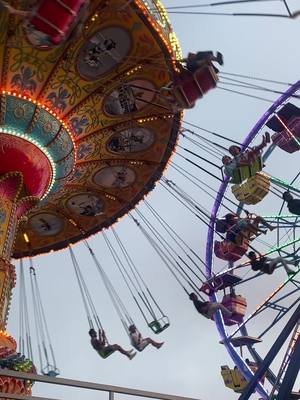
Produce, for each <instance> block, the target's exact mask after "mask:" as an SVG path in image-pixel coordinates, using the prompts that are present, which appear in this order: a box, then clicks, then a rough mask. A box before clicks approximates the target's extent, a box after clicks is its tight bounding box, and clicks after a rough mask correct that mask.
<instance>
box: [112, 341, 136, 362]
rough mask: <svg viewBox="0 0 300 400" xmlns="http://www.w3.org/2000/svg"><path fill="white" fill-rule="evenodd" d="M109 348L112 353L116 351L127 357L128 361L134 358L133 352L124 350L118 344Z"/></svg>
mask: <svg viewBox="0 0 300 400" xmlns="http://www.w3.org/2000/svg"><path fill="white" fill-rule="evenodd" d="M110 347H111V348H112V349H113V351H118V352H120V353H122V354H124V355H125V356H127V357H128V358H129V360H132V359H133V357H135V356H136V353H135V352H133V350H124V349H123V348H122V347H121V346H120V345H119V344H112V345H110Z"/></svg>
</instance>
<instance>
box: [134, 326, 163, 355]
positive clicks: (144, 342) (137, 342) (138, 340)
mask: <svg viewBox="0 0 300 400" xmlns="http://www.w3.org/2000/svg"><path fill="white" fill-rule="evenodd" d="M128 330H129V336H130V342H131V344H132V346H133V347H134V348H135V349H136V350H138V351H143V350H144V349H145V348H146V347H147V346H149V344H151V345H152V346H154V347H156V348H157V349H160V348H161V346H162V345H163V344H164V342H155V341H154V340H153V339H151V338H149V337H147V338H143V337H142V335H141V333H140V332H139V331H138V330H137V328H136V326H135V325H130V326H129V328H128Z"/></svg>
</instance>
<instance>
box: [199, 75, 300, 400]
mask: <svg viewBox="0 0 300 400" xmlns="http://www.w3.org/2000/svg"><path fill="white" fill-rule="evenodd" d="M299 85H300V83H299V82H297V83H295V84H294V85H292V86H291V87H290V88H289V89H288V90H287V91H286V92H285V93H284V94H283V95H282V96H281V97H280V98H279V99H278V100H277V101H275V102H274V104H272V106H271V107H270V108H269V109H268V110H267V111H266V112H265V113H264V115H263V116H262V117H261V118H260V119H259V120H258V122H257V123H256V124H255V126H254V127H253V129H252V130H251V132H250V133H249V135H248V136H247V137H246V138H245V140H244V142H243V144H242V148H243V150H245V149H247V148H248V147H249V146H250V145H251V144H252V143H253V140H255V138H256V137H257V135H259V133H261V132H262V130H263V129H265V128H267V129H268V128H269V129H270V128H271V129H273V130H274V134H273V136H272V141H273V144H272V145H271V147H270V148H269V149H268V151H267V152H266V153H265V155H264V157H263V163H266V164H267V163H268V160H269V158H270V157H271V156H272V153H273V152H274V151H278V149H279V150H280V151H281V152H282V153H283V154H284V155H285V156H288V155H289V153H294V152H296V151H298V149H299V147H298V139H297V135H298V132H299V131H298V130H297V126H298V123H299V113H298V110H299V109H298V108H297V107H295V108H294V106H293V104H292V103H291V102H292V101H293V99H297V98H298V95H297V93H298V92H299ZM292 109H293V110H294V111H295V113H294V112H293V111H291V110H292ZM243 168H245V167H241V169H243ZM259 170H261V168H260V167H259V168H258V169H256V170H255V168H254V170H253V171H250V172H249V173H248V172H246V175H245V176H244V177H242V179H240V181H239V182H236V181H235V182H234V184H235V185H234V186H232V183H233V181H234V179H235V178H236V177H233V178H231V179H230V178H229V177H228V178H227V179H225V181H224V182H223V183H222V184H221V186H220V188H219V191H218V194H217V196H216V199H215V202H214V206H213V208H212V212H211V223H210V226H209V229H208V236H207V246H206V267H207V269H206V273H207V276H208V278H209V280H208V282H207V284H206V285H205V287H204V290H206V291H207V293H209V294H210V295H211V296H212V298H213V300H214V301H215V302H217V301H218V295H219V291H222V290H224V292H225V291H226V288H227V289H229V290H230V294H227V295H225V296H224V297H223V301H222V303H223V304H224V305H227V306H229V307H233V308H234V309H235V310H236V312H237V314H236V315H235V317H236V318H237V319H236V320H235V321H234V320H231V319H230V318H228V317H224V318H221V316H220V315H219V316H217V317H216V318H215V323H216V326H217V329H218V331H219V333H220V336H221V343H223V344H224V345H225V346H226V348H227V350H228V352H229V354H230V356H231V357H232V359H233V360H234V362H235V365H237V366H238V368H239V370H235V369H230V368H228V366H223V367H222V376H223V379H224V382H225V384H226V385H227V386H228V387H230V388H232V389H234V390H235V391H237V392H240V393H243V392H244V390H245V387H246V386H247V382H246V381H244V379H243V378H242V379H240V378H241V377H240V375H239V371H241V370H243V374H244V376H247V374H249V371H251V370H252V372H253V371H254V372H255V371H257V370H258V368H259V367H260V366H261V365H262V363H263V358H262V357H261V356H260V354H259V351H257V350H256V349H257V348H259V343H260V342H261V341H262V340H263V338H264V337H265V335H266V336H267V334H268V332H269V331H270V330H272V329H273V328H274V327H275V326H276V324H277V323H279V322H280V321H281V319H282V318H286V317H287V315H289V313H290V314H291V313H292V312H293V311H294V315H293V316H292V317H291V319H293V323H292V324H291V326H290V330H289V331H288V332H285V335H286V336H285V337H284V339H287V337H288V335H289V334H291V332H292V337H291V339H290V342H289V344H288V345H287V346H286V347H287V348H286V352H285V355H284V357H283V359H282V362H281V364H280V367H279V370H278V373H277V374H274V373H273V372H272V371H271V370H269V369H268V367H269V366H270V364H271V362H272V361H273V360H274V358H275V356H276V354H277V353H278V352H279V351H280V350H281V346H283V343H284V341H281V344H280V343H279V342H278V343H277V344H276V346H275V347H273V356H272V357H273V358H271V359H268V364H267V365H266V364H264V367H265V368H264V372H263V373H261V374H260V375H258V374H257V376H256V382H257V381H258V380H259V379H260V383H259V384H258V385H257V386H256V390H257V391H258V392H259V393H260V395H261V396H270V397H268V398H273V397H272V396H274V393H277V392H278V396H279V395H280V396H283V397H279V398H284V396H286V393H284V391H282V390H281V389H280V385H281V383H282V380H283V377H284V374H285V373H286V371H287V368H288V365H289V362H290V359H291V354H292V353H293V350H294V347H295V345H296V343H297V340H298V337H299V318H298V317H299V315H298V312H297V311H295V308H297V306H298V309H299V305H298V302H299V297H298V293H297V292H298V290H299V281H298V280H297V274H298V272H299V267H297V266H298V259H299V245H298V244H297V243H298V241H299V236H298V234H297V227H298V215H295V210H293V212H294V214H289V215H286V213H285V212H284V204H282V205H281V206H280V209H279V211H278V212H277V213H276V210H274V212H273V213H272V211H271V213H272V215H270V216H269V217H266V219H267V220H268V222H271V223H273V224H274V228H275V227H276V238H275V241H274V237H273V241H274V242H273V244H272V245H271V246H270V245H269V244H268V243H266V242H265V241H262V243H261V244H260V245H261V247H262V248H260V250H259V251H260V252H261V253H263V254H265V255H272V254H273V255H275V257H276V253H277V252H278V254H279V255H281V256H283V257H284V258H286V261H287V260H288V258H291V260H290V261H292V262H291V263H290V264H293V265H294V266H295V267H296V268H295V269H294V270H293V271H292V270H290V269H288V270H287V271H288V275H286V274H284V275H283V277H282V282H281V283H280V284H279V285H278V286H277V287H276V286H274V287H270V285H268V286H264V289H263V295H264V296H266V297H265V299H263V300H262V299H259V302H257V301H254V302H253V304H251V306H252V307H253V308H252V309H250V310H248V309H247V313H246V307H247V302H246V299H245V298H244V297H243V296H241V295H237V293H239V292H240V291H242V290H245V288H246V287H247V285H249V287H250V288H251V286H252V287H253V285H256V283H255V281H256V279H260V277H261V276H262V274H264V273H267V274H271V273H272V272H271V271H270V270H269V271H267V270H263V269H260V270H257V269H256V272H254V275H253V276H249V268H250V267H251V265H249V264H250V262H249V261H248V262H247V261H246V262H244V263H240V262H239V260H240V259H241V257H242V256H243V255H244V254H246V252H247V251H248V250H251V249H252V250H254V251H255V250H256V249H255V248H253V246H255V244H253V243H252V241H251V240H248V239H247V238H246V237H245V238H244V239H243V240H242V242H241V243H239V244H238V245H235V244H233V243H232V242H229V241H227V240H226V239H225V240H224V237H223V241H222V242H219V241H218V237H217V235H216V234H218V228H217V230H215V229H216V221H218V218H217V217H218V216H219V215H222V213H225V212H228V210H226V209H224V204H225V203H226V200H228V197H227V194H226V193H227V190H228V191H229V187H230V186H231V191H232V193H233V194H234V197H235V199H237V200H238V201H239V204H238V207H237V211H236V213H237V214H236V215H240V214H241V213H242V211H243V208H245V207H247V206H249V205H253V204H257V203H258V202H260V201H262V200H263V198H264V197H265V196H266V195H267V194H268V193H269V195H275V196H277V197H279V198H282V193H283V192H285V193H288V192H291V193H298V191H299V189H298V188H297V180H298V175H299V174H297V175H296V176H295V177H292V180H291V181H290V182H287V181H284V180H282V179H279V178H276V177H269V176H268V175H260V174H261V172H258V171H259ZM240 172H241V176H242V174H243V173H242V171H240ZM247 173H248V176H247ZM255 180H256V181H255ZM270 181H271V182H272V183H274V186H273V188H272V184H271V185H270ZM279 188H280V189H279ZM282 191H283V192H282ZM283 197H284V198H285V196H283ZM225 199H226V200H225ZM227 215H229V214H227ZM248 217H249V216H248V215H247V218H248ZM250 218H251V217H250ZM219 221H220V220H219ZM219 232H220V230H219ZM223 232H224V231H223ZM256 251H257V250H256ZM252 253H253V252H252ZM260 257H261V256H260ZM218 258H219V259H223V260H227V261H228V262H229V265H228V268H227V269H224V270H223V271H222V270H221V271H218V267H216V263H215V262H216V259H218ZM280 259H281V258H280ZM278 260H279V259H278ZM286 261H283V262H284V263H285V262H286ZM281 265H282V264H281ZM244 269H248V271H247V272H246V273H243V272H244ZM253 269H254V268H253ZM239 271H241V272H242V277H240V276H238V275H237V274H238V273H239ZM254 271H255V269H254ZM234 272H235V273H234ZM269 283H270V282H269ZM210 285H211V286H210ZM267 288H268V289H267ZM269 288H270V289H269ZM266 289H267V290H266ZM246 290H247V289H246ZM298 309H297V310H298ZM269 313H270V315H269V316H267V315H264V314H269ZM260 317H261V318H264V319H265V324H263V323H262V319H260ZM239 318H240V319H239ZM255 319H257V320H258V321H259V322H257V324H258V326H259V327H258V328H256V329H254V332H255V333H254V334H251V330H252V331H253V326H255ZM236 324H237V326H236ZM229 326H233V329H232V328H231V331H228V329H230V328H228V327H229ZM248 327H249V329H248ZM283 330H284V329H283ZM236 347H240V348H241V349H242V347H245V348H248V350H249V352H250V354H251V356H252V357H253V359H254V360H255V362H249V360H248V359H247V358H246V359H245V356H244V359H245V361H244V359H243V356H242V354H243V353H242V351H241V355H239V353H238V352H237V351H236V349H235V348H236ZM254 347H256V349H255V348H254ZM269 354H270V353H268V355H269ZM297 374H298V371H297V369H296V372H295V376H294V379H295V378H296V376H297ZM248 379H249V380H251V373H250V375H248ZM253 381H254V380H253V378H252V382H253ZM266 382H269V383H270V384H271V387H272V389H271V392H268V391H267V389H266V388H265V387H264V385H266V386H268V384H267V383H266ZM253 387H254V386H252V391H253ZM249 390H250V389H249ZM283 390H286V387H285V388H284V389H283ZM270 393H271V394H270ZM283 393H284V394H283ZM250 394H251V390H250V391H248V392H247V395H246V394H245V392H244V394H243V395H242V396H241V399H246V398H249V397H246V396H249V395H250Z"/></svg>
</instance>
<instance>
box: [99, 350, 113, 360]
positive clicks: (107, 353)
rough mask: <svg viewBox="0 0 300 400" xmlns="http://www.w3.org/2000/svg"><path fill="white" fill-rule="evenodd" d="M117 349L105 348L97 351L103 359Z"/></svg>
mask: <svg viewBox="0 0 300 400" xmlns="http://www.w3.org/2000/svg"><path fill="white" fill-rule="evenodd" d="M114 352H115V351H114V350H112V349H104V350H101V351H100V350H98V351H97V353H98V354H99V356H100V357H101V358H103V359H105V358H107V357H109V356H111V355H112V354H113V353H114Z"/></svg>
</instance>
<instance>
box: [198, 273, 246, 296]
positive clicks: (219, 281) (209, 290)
mask: <svg viewBox="0 0 300 400" xmlns="http://www.w3.org/2000/svg"><path fill="white" fill-rule="evenodd" d="M241 280H242V279H241V278H240V277H239V276H237V275H233V274H230V273H228V272H227V273H225V274H222V275H220V276H215V277H212V278H211V279H209V280H208V281H207V282H205V283H204V284H203V285H202V286H201V288H200V290H201V292H203V293H205V294H207V295H208V296H210V295H212V294H213V293H215V292H217V291H218V290H223V289H225V288H227V287H232V286H233V285H234V284H236V283H238V282H240V281H241Z"/></svg>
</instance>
